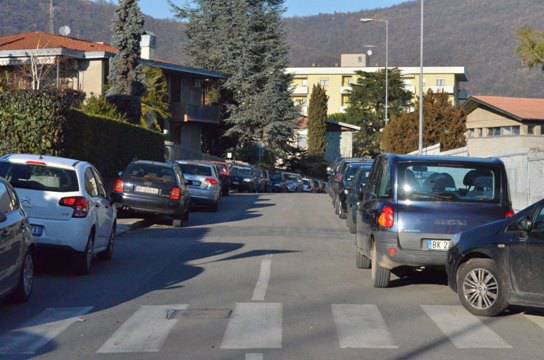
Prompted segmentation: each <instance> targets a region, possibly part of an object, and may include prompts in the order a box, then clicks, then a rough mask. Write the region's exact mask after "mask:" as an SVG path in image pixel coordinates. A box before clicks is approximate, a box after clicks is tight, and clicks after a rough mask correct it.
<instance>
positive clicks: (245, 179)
mask: <svg viewBox="0 0 544 360" xmlns="http://www.w3.org/2000/svg"><path fill="white" fill-rule="evenodd" d="M243 181H244V182H251V179H250V178H244V180H243Z"/></svg>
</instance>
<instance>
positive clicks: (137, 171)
mask: <svg viewBox="0 0 544 360" xmlns="http://www.w3.org/2000/svg"><path fill="white" fill-rule="evenodd" d="M126 174H127V176H128V177H129V178H132V179H137V180H145V181H157V182H162V183H169V184H171V183H175V182H176V181H175V179H176V175H175V174H174V170H173V169H172V168H171V167H167V166H162V165H154V164H146V163H138V162H135V163H132V164H130V165H129V166H128V168H127V171H126Z"/></svg>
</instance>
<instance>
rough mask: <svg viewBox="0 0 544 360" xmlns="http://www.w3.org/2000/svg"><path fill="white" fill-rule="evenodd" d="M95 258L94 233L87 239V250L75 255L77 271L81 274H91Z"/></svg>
mask: <svg viewBox="0 0 544 360" xmlns="http://www.w3.org/2000/svg"><path fill="white" fill-rule="evenodd" d="M93 259H94V233H91V235H89V239H88V240H87V246H85V251H84V252H83V253H79V254H76V257H75V259H74V260H75V262H74V266H75V273H76V274H77V275H80V276H85V275H89V274H90V273H91V268H92V266H93Z"/></svg>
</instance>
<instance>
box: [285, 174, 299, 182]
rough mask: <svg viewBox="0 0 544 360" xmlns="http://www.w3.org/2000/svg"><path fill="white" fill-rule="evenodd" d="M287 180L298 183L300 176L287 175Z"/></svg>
mask: <svg viewBox="0 0 544 360" xmlns="http://www.w3.org/2000/svg"><path fill="white" fill-rule="evenodd" d="M285 179H286V180H290V181H298V180H299V177H298V175H292V174H286V175H285Z"/></svg>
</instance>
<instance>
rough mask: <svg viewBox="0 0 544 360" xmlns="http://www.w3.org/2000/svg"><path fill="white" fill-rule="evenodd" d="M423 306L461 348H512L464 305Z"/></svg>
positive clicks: (454, 343) (456, 345)
mask: <svg viewBox="0 0 544 360" xmlns="http://www.w3.org/2000/svg"><path fill="white" fill-rule="evenodd" d="M421 308H422V309H423V311H425V312H426V313H427V315H428V316H429V317H430V318H431V319H432V320H433V321H434V323H435V324H436V325H437V326H438V327H439V328H440V330H442V332H443V333H444V334H445V335H446V336H447V337H448V338H449V339H450V341H451V342H452V343H453V345H455V347H457V348H459V349H510V348H512V346H510V345H509V344H508V343H507V342H506V341H505V340H504V339H503V338H501V337H500V336H499V335H497V333H495V332H494V331H493V330H491V329H490V328H489V327H487V326H486V325H485V324H483V323H482V322H481V321H480V320H479V319H478V318H477V317H476V316H474V315H472V314H471V313H469V312H468V311H467V310H466V309H465V308H463V307H462V306H455V305H453V306H448V305H421Z"/></svg>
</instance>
